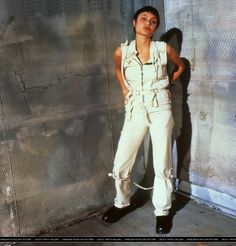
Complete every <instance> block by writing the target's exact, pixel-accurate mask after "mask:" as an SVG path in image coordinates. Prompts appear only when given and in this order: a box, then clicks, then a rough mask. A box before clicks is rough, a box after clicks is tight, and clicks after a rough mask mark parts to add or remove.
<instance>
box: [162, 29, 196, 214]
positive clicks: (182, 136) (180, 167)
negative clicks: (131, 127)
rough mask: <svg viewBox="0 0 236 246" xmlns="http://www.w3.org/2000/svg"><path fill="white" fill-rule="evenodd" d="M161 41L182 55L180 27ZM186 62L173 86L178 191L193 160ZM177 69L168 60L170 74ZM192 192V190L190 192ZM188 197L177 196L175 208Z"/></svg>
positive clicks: (174, 148)
mask: <svg viewBox="0 0 236 246" xmlns="http://www.w3.org/2000/svg"><path fill="white" fill-rule="evenodd" d="M160 40H161V41H164V42H166V43H168V44H169V45H171V46H172V47H173V48H174V49H175V50H176V52H177V53H178V54H179V55H180V53H181V47H182V41H183V35H182V32H181V30H180V29H178V28H171V29H170V30H168V31H167V32H166V33H164V34H163V35H162V36H161V37H160ZM181 58H182V60H183V61H184V64H185V71H184V72H183V74H181V76H180V78H179V79H178V80H176V81H175V84H174V85H173V86H172V87H171V89H170V91H171V94H172V101H173V107H172V109H173V117H174V122H175V126H174V130H173V153H174V157H173V160H174V163H173V164H174V165H173V166H174V174H175V179H176V182H175V184H174V185H176V187H175V189H176V191H178V188H179V187H178V182H179V181H181V180H184V181H187V182H188V181H189V166H190V162H191V139H192V123H191V115H190V111H189V106H188V102H187V101H188V96H189V94H188V85H189V81H190V77H191V70H190V62H189V61H188V60H187V59H186V58H185V57H181ZM174 71H175V66H174V65H173V64H172V63H170V62H168V74H169V76H171V74H172V73H173V72H174ZM190 193H191V192H190ZM187 202H188V199H187V200H185V201H182V200H181V199H180V198H178V197H177V199H176V200H175V202H174V203H173V209H174V210H175V211H178V210H179V209H180V208H182V207H183V206H185V204H186V203H187Z"/></svg>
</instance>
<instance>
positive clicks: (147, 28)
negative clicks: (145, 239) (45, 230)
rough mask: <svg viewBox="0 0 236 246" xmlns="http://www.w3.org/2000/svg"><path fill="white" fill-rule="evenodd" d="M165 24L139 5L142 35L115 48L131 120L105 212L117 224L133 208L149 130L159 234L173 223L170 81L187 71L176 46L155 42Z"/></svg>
mask: <svg viewBox="0 0 236 246" xmlns="http://www.w3.org/2000/svg"><path fill="white" fill-rule="evenodd" d="M158 25H159V13H158V11H157V10H156V9H155V8H153V7H151V6H145V7H143V8H141V9H139V10H138V11H137V12H136V14H135V15H134V18H133V27H134V31H135V35H136V38H135V40H133V41H131V42H130V44H129V45H128V44H123V45H122V46H121V47H118V48H117V49H116V50H115V53H114V59H115V67H116V76H117V79H118V81H119V83H120V86H121V89H122V92H123V95H124V98H125V109H126V114H125V121H124V125H123V129H122V132H121V136H120V140H119V143H118V149H117V152H116V155H115V161H114V168H113V173H112V174H110V176H112V177H113V178H114V179H115V187H116V197H115V200H114V206H112V207H111V208H110V209H109V210H108V211H107V212H106V213H105V214H104V215H103V217H102V219H103V221H105V222H109V223H113V222H115V221H117V220H119V219H120V218H121V217H123V216H124V215H125V214H127V213H128V212H130V211H131V209H132V204H130V197H131V192H130V183H131V182H130V173H131V170H132V167H133V164H134V162H135V158H136V155H137V152H138V148H139V146H140V144H141V142H142V141H143V139H144V136H145V134H146V132H147V130H149V131H150V135H151V140H152V145H153V165H154V171H155V179H154V186H153V196H152V202H153V205H154V207H155V210H154V214H155V216H156V231H157V233H168V232H169V231H170V228H171V219H170V216H168V215H169V209H170V208H171V193H172V182H171V163H172V160H171V135H172V129H173V124H174V123H173V117H172V110H171V97H170V93H169V90H168V87H169V83H170V82H174V81H175V80H176V79H177V78H178V77H179V76H180V74H181V73H182V72H183V70H184V63H183V61H182V60H181V59H180V57H179V56H178V55H177V53H176V52H175V50H174V49H173V48H172V47H171V46H169V45H167V44H166V43H164V42H154V41H152V36H153V34H154V32H155V31H156V30H157V28H158ZM167 58H168V59H169V60H170V61H172V62H173V63H174V64H175V65H176V67H177V68H176V70H175V72H174V73H173V75H172V78H170V80H169V78H168V76H167V68H166V65H167Z"/></svg>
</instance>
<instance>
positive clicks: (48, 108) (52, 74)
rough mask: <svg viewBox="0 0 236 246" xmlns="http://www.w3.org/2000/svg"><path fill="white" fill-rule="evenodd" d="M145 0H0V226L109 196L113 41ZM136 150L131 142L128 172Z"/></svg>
mask: <svg viewBox="0 0 236 246" xmlns="http://www.w3.org/2000/svg"><path fill="white" fill-rule="evenodd" d="M146 2H148V1H122V0H120V1H111V0H92V1H87V0H80V1H77V0H66V1H62V0H56V1H54V0H35V1H31V0H28V1H27V0H1V1H0V19H1V26H0V55H1V59H0V68H1V69H0V90H1V92H0V101H1V107H0V114H1V118H0V144H1V145H0V162H1V172H0V187H1V189H0V201H1V203H0V221H1V223H0V235H2V236H15V235H28V234H34V233H38V232H40V231H42V230H47V229H48V228H52V227H54V226H59V225H60V224H66V223H68V222H71V221H73V220H75V219H81V218H84V217H86V216H88V215H89V214H91V213H94V212H96V211H99V210H101V209H102V208H104V206H106V205H109V204H112V203H113V198H114V185H113V180H112V179H109V178H108V177H107V173H108V172H110V171H111V170H112V166H113V158H114V152H115V150H116V146H117V141H118V137H119V134H120V130H121V126H122V122H123V116H124V111H123V99H122V96H121V91H120V88H119V85H118V82H117V81H116V79H115V77H114V64H113V51H114V49H115V47H117V46H118V45H120V43H121V42H124V41H125V39H126V38H128V39H131V38H132V26H131V23H130V20H131V18H132V17H131V16H132V15H133V13H134V11H135V10H136V9H137V8H139V7H141V6H143V5H144V4H146ZM158 6H162V7H163V5H161V3H158ZM162 15H163V11H162ZM161 30H163V24H162V27H161V29H160V31H161ZM143 160H144V156H143V149H142V148H141V149H140V153H139V155H138V158H137V167H136V169H135V171H134V174H133V176H134V177H135V178H136V182H137V181H139V179H141V178H142V175H143V174H144V165H143V163H144V161H143Z"/></svg>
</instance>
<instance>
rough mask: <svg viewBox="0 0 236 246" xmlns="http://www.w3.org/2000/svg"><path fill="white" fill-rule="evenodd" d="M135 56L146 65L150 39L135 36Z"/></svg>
mask: <svg viewBox="0 0 236 246" xmlns="http://www.w3.org/2000/svg"><path fill="white" fill-rule="evenodd" d="M135 42H136V50H137V52H138V54H137V56H138V58H139V60H140V61H141V62H142V63H146V62H147V61H148V60H149V59H150V43H151V39H150V38H147V37H142V36H141V37H140V36H136V40H135Z"/></svg>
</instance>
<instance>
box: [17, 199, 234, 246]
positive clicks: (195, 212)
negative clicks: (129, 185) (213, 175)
mask: <svg viewBox="0 0 236 246" xmlns="http://www.w3.org/2000/svg"><path fill="white" fill-rule="evenodd" d="M139 202H140V204H139V207H138V208H137V209H136V210H134V211H133V212H131V213H130V214H128V215H126V216H125V217H123V218H122V219H121V220H120V221H118V222H116V223H114V224H106V223H104V222H103V221H101V215H102V214H97V215H95V216H93V217H91V218H88V219H86V220H83V221H80V222H78V223H75V224H72V225H70V226H65V227H64V228H61V229H58V230H56V231H51V232H49V233H47V234H44V235H42V236H43V237H60V236H66V237H134V241H133V242H129V245H134V246H135V245H139V246H141V245H147V244H148V245H177V246H180V245H183V244H184V245H187V246H188V245H191V246H193V245H194V246H206V245H211V246H213V245H217V246H219V245H222V246H223V245H224V246H228V245H230V246H232V245H236V241H235V239H234V241H233V242H230V241H229V240H230V238H232V237H233V236H235V229H236V220H235V219H234V218H232V217H229V216H226V215H224V214H222V213H220V212H218V211H216V210H214V209H211V208H208V207H206V206H203V205H200V204H197V203H196V202H195V201H193V200H189V199H187V198H185V197H183V196H180V195H177V197H176V200H175V201H174V202H173V209H172V212H173V214H174V217H173V227H172V230H171V232H170V233H169V234H167V235H157V234H156V232H155V217H154V215H153V206H152V203H151V201H150V199H149V198H147V197H143V198H142V199H140V200H139ZM160 236H161V237H162V239H163V240H169V239H171V237H173V238H175V237H176V238H180V240H181V237H196V238H197V239H198V241H196V242H194V241H190V242H186V241H182V242H181V241H180V242H175V241H170V242H167V241H164V242H160V241H157V242H150V241H149V242H142V241H141V242H137V241H135V240H136V239H137V238H139V237H145V238H146V239H148V238H152V237H159V238H157V240H160V239H161V238H160ZM204 237H209V238H212V237H214V239H217V238H224V237H226V239H227V240H226V241H225V242H222V241H218V242H217V241H216V242H206V241H205V240H206V239H204ZM135 238H136V239H135ZM200 238H203V240H202V241H201V239H200ZM174 240H176V239H174ZM39 244H41V243H35V242H30V243H19V242H17V243H15V245H21V246H27V245H32V246H36V245H39ZM49 244H50V245H51V243H49V242H45V243H43V245H44V246H47V245H49ZM53 244H54V245H61V246H64V245H75V244H80V245H85V246H87V245H93V246H94V245H113V246H114V245H117V246H118V245H127V243H126V242H117V241H116V242H111V241H108V242H104V241H103V242H100V243H98V242H75V243H72V242H70V243H65V242H54V243H53Z"/></svg>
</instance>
